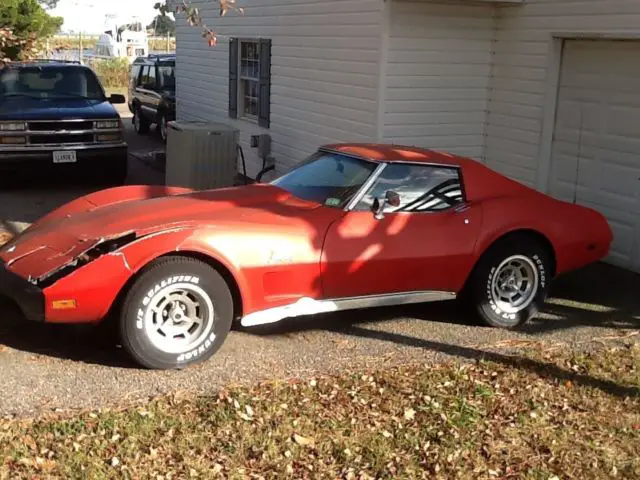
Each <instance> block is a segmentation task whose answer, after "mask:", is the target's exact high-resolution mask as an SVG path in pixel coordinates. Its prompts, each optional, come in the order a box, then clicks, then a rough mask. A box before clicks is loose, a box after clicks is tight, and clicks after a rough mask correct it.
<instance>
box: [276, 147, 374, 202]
mask: <svg viewBox="0 0 640 480" xmlns="http://www.w3.org/2000/svg"><path fill="white" fill-rule="evenodd" d="M375 168H376V165H375V164H374V163H371V162H365V161H364V160H358V159H355V158H351V157H347V156H344V155H339V154H332V153H324V152H318V153H315V154H313V155H312V156H311V157H309V158H308V159H307V160H306V161H305V162H303V163H301V164H299V165H297V166H296V167H295V168H294V169H293V170H291V171H290V172H289V173H286V174H285V175H283V176H282V177H280V178H278V179H277V180H274V181H273V182H272V184H273V185H277V186H279V187H280V188H283V189H285V190H287V191H289V192H291V193H292V194H293V195H295V196H296V197H299V198H303V199H305V200H310V201H313V202H318V203H323V204H325V205H329V206H332V207H337V208H342V207H343V206H344V205H345V204H346V203H347V202H348V201H349V200H350V199H351V197H353V195H355V194H356V193H357V192H358V190H359V189H360V187H362V185H363V184H364V182H365V181H366V180H367V178H369V176H370V175H371V173H372V172H373V171H374V170H375Z"/></svg>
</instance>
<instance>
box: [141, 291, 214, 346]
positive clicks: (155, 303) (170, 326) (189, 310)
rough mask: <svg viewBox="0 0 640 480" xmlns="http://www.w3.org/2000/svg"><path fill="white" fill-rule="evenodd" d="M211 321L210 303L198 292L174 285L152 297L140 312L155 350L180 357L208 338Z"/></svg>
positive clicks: (211, 329) (212, 311) (211, 304)
mask: <svg viewBox="0 0 640 480" xmlns="http://www.w3.org/2000/svg"><path fill="white" fill-rule="evenodd" d="M214 317H215V313H214V308H213V302H212V301H211V298H210V297H209V295H208V294H207V293H206V292H205V291H204V290H203V289H202V288H200V287H199V286H198V285H194V284H190V283H176V284H173V285H169V286H167V287H164V288H162V289H160V290H159V291H158V292H157V293H156V294H155V295H153V297H152V298H151V300H150V301H149V303H148V304H147V306H146V311H145V312H144V320H143V321H144V331H145V333H146V335H147V337H148V338H149V340H150V341H151V343H153V345H154V346H155V347H156V348H157V349H159V350H161V351H163V352H166V353H171V354H180V353H184V352H188V351H190V350H192V349H194V348H196V347H197V346H198V345H200V344H201V343H202V342H203V341H204V340H205V339H206V338H209V336H210V335H211V332H212V331H213V325H214Z"/></svg>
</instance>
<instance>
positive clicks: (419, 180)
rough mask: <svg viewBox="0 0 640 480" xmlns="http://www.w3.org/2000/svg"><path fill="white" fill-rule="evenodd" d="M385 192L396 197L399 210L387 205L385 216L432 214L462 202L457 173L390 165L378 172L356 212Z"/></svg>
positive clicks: (368, 205)
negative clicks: (386, 214) (393, 214)
mask: <svg viewBox="0 0 640 480" xmlns="http://www.w3.org/2000/svg"><path fill="white" fill-rule="evenodd" d="M387 190H391V191H394V192H396V193H397V194H398V195H400V206H399V207H391V206H389V205H387V207H386V208H385V212H394V211H395V212H400V211H404V212H407V211H411V212H433V211H439V210H445V209H447V208H451V207H452V206H453V205H456V204H458V203H460V202H461V201H462V188H461V185H460V177H459V175H458V171H457V169H454V168H444V167H432V166H422V165H407V164H402V163H392V164H389V165H388V166H387V167H386V168H385V169H384V170H383V171H382V174H381V175H380V177H379V178H378V180H376V182H375V183H374V185H373V187H372V188H371V189H370V190H369V191H368V192H367V193H366V195H365V196H364V197H363V199H362V200H361V201H360V202H359V203H358V205H357V206H356V210H360V211H362V210H370V209H371V207H372V206H373V202H374V200H375V199H376V198H381V197H383V196H384V195H385V193H386V192H387Z"/></svg>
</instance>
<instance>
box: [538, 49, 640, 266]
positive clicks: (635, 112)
mask: <svg viewBox="0 0 640 480" xmlns="http://www.w3.org/2000/svg"><path fill="white" fill-rule="evenodd" d="M551 156H552V159H551V161H552V163H551V171H550V175H551V178H550V193H551V195H553V196H555V197H557V198H561V199H563V200H568V201H574V198H575V201H576V202H577V203H579V204H582V205H585V206H589V207H591V208H594V209H596V210H598V211H600V212H601V213H602V214H603V215H605V217H607V219H608V220H609V223H610V225H611V228H612V230H613V233H614V241H613V245H612V249H611V255H610V256H609V258H608V259H607V260H608V261H610V262H611V263H614V264H616V265H620V266H623V267H625V268H630V269H634V270H636V271H640V42H633V41H627V42H614V41H605V40H599V41H587V40H571V41H566V42H565V47H564V53H563V61H562V68H561V78H560V85H559V90H558V102H557V111H556V125H555V130H554V137H553V146H552V149H551Z"/></svg>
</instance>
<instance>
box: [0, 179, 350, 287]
mask: <svg viewBox="0 0 640 480" xmlns="http://www.w3.org/2000/svg"><path fill="white" fill-rule="evenodd" d="M319 208H321V206H320V205H319V204H317V203H312V202H306V201H303V200H300V199H297V198H296V197H293V196H292V195H291V194H290V193H288V192H286V191H285V190H282V189H280V188H278V187H275V186H271V185H262V184H259V185H252V186H247V187H236V188H228V189H219V190H210V191H202V192H194V193H188V194H180V195H171V196H165V197H157V198H150V199H136V200H132V201H123V202H120V203H116V204H113V205H108V206H105V207H97V208H94V209H92V210H89V211H84V212H79V213H75V214H71V215H68V216H67V217H65V218H63V219H57V220H55V221H51V222H44V223H42V224H36V225H34V226H33V227H32V228H30V229H28V230H27V231H25V232H24V233H23V234H22V235H20V236H18V237H16V238H15V239H14V240H13V241H12V242H10V243H9V244H7V245H6V246H5V247H4V248H2V249H0V259H2V260H3V261H4V262H5V263H6V265H7V266H8V267H10V268H12V269H13V268H14V267H17V269H16V273H26V272H24V269H22V268H20V264H21V263H23V265H24V260H25V259H26V258H27V257H31V258H30V260H31V261H29V265H30V266H29V273H28V275H29V276H33V277H34V278H37V277H40V276H42V275H45V274H46V273H47V272H49V271H51V270H52V269H55V268H56V267H57V266H59V265H61V264H63V263H67V262H70V261H73V260H74V258H77V257H78V256H80V255H82V254H83V253H85V252H87V251H88V250H90V249H92V248H93V247H94V246H96V245H97V244H98V243H101V242H102V241H104V240H109V239H114V238H119V237H122V236H124V235H128V234H132V233H133V234H135V235H136V236H137V237H143V236H146V235H151V234H154V233H158V232H162V231H167V230H173V229H184V228H212V229H216V228H218V229H226V230H227V231H228V229H237V230H238V232H243V233H247V232H250V231H253V230H255V231H264V230H265V229H267V230H273V229H277V228H278V227H285V226H288V227H290V226H291V225H292V224H295V223H297V222H299V223H301V224H304V223H305V222H307V221H309V219H308V218H305V217H307V216H312V215H313V212H314V211H316V210H318V209H319ZM335 212H336V215H339V212H340V210H338V209H335ZM36 257H37V260H38V261H37V262H35V261H34V259H35V258H36Z"/></svg>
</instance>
